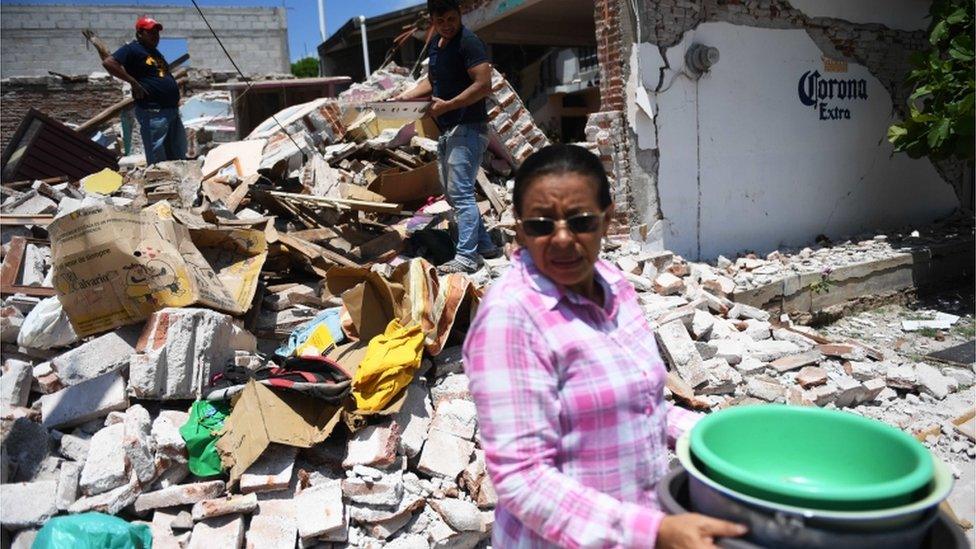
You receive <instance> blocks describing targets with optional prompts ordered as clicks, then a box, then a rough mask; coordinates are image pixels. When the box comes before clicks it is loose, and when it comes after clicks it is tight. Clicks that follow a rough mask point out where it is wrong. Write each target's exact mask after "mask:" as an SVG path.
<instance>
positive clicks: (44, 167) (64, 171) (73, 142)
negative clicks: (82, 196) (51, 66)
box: [2, 109, 119, 182]
mask: <svg viewBox="0 0 976 549" xmlns="http://www.w3.org/2000/svg"><path fill="white" fill-rule="evenodd" d="M2 158H3V172H2V180H3V181H4V182H9V181H19V180H24V179H28V180H30V179H45V178H48V177H57V176H67V177H69V178H71V179H80V178H82V177H84V176H86V175H88V174H91V173H95V172H97V171H100V170H102V169H104V168H111V169H113V170H117V169H118V167H119V164H118V160H117V159H116V157H115V154H113V153H112V152H111V151H109V150H108V149H106V148H105V147H103V146H101V145H99V144H98V143H95V142H94V141H92V140H91V139H89V138H87V137H85V136H83V135H81V134H79V133H78V132H76V131H74V130H72V129H71V128H69V127H68V126H65V125H64V124H62V123H61V122H58V121H57V120H55V119H53V118H51V117H50V116H47V115H46V114H44V113H42V112H41V111H39V110H37V109H31V110H30V111H28V112H27V114H26V115H24V119H23V120H22V121H21V123H20V126H18V127H17V131H16V132H14V136H13V139H11V140H10V143H8V144H7V147H6V148H4V150H3V157H2Z"/></svg>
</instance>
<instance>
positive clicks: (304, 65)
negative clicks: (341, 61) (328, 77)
mask: <svg viewBox="0 0 976 549" xmlns="http://www.w3.org/2000/svg"><path fill="white" fill-rule="evenodd" d="M291 73H292V74H294V75H295V76H297V77H298V78H310V77H314V76H318V75H319V60H318V58H316V57H303V58H301V59H299V60H298V61H295V62H294V63H292V64H291Z"/></svg>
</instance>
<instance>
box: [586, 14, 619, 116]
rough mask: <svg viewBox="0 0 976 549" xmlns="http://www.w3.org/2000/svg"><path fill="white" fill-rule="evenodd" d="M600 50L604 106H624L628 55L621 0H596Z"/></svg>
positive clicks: (610, 109)
mask: <svg viewBox="0 0 976 549" xmlns="http://www.w3.org/2000/svg"><path fill="white" fill-rule="evenodd" d="M593 8H594V9H593V21H594V23H595V24H596V54H597V58H598V59H599V60H600V110H601V111H619V110H623V108H624V106H625V105H624V81H625V77H624V72H625V66H624V63H626V61H627V59H626V58H625V57H624V48H623V36H622V35H621V31H620V29H621V20H620V16H621V14H620V0H595V1H594V2H593Z"/></svg>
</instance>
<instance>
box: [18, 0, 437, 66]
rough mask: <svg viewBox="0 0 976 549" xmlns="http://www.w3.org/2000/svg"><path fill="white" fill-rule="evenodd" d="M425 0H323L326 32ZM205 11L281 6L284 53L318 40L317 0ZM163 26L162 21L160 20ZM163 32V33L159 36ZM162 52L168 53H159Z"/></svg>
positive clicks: (179, 1) (266, 1)
mask: <svg viewBox="0 0 976 549" xmlns="http://www.w3.org/2000/svg"><path fill="white" fill-rule="evenodd" d="M424 1H425V0H355V1H351V0H325V27H326V34H327V35H331V34H332V33H333V32H335V30H336V29H338V28H339V27H341V26H342V25H343V24H344V23H345V22H346V21H347V20H349V18H351V17H356V16H359V15H365V16H366V17H372V16H374V15H379V14H381V13H387V12H391V11H396V10H398V9H402V8H406V7H408V6H415V5H417V4H422V3H424ZM197 2H198V3H199V4H200V7H202V8H203V10H204V13H206V11H207V10H206V8H207V6H250V7H253V6H271V7H281V6H284V7H285V9H286V10H287V12H288V52H289V54H290V55H291V59H292V60H293V61H294V60H295V59H299V58H301V57H304V56H305V55H306V53H307V54H308V55H311V56H313V57H314V56H315V55H316V53H315V48H316V47H317V46H318V45H319V42H320V41H321V40H320V39H319V16H318V2H317V1H316V0H197ZM4 4H128V5H145V6H152V5H166V6H174V5H176V6H179V5H186V6H189V7H192V6H193V4H191V3H190V2H189V1H188V0H156V1H146V0H75V1H74V2H72V1H70V0H0V6H2V5H4ZM161 23H163V25H165V24H166V22H165V21H161ZM165 35H166V33H165V32H163V36H165ZM163 55H168V53H167V52H165V51H164V52H163Z"/></svg>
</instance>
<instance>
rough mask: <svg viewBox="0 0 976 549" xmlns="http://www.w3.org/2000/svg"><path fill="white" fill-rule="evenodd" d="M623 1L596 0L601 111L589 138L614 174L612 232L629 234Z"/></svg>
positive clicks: (630, 208) (589, 125) (591, 120)
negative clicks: (614, 210) (614, 208)
mask: <svg viewBox="0 0 976 549" xmlns="http://www.w3.org/2000/svg"><path fill="white" fill-rule="evenodd" d="M621 9H623V8H621V0H595V1H594V2H593V20H594V23H595V26H596V54H597V58H598V59H599V61H600V112H597V113H593V114H591V115H590V117H589V120H588V121H587V129H586V138H587V141H590V142H591V143H595V144H596V145H597V146H598V148H599V151H600V158H601V159H602V160H603V165H604V167H606V169H607V173H608V174H609V175H610V177H611V185H612V189H611V190H612V195H613V202H614V205H615V207H616V214H615V216H614V217H615V219H614V221H615V223H614V224H613V226H612V227H611V233H613V234H620V235H625V234H627V233H628V232H629V231H630V226H631V222H632V221H633V219H634V216H635V215H636V210H635V208H633V204H632V196H631V190H630V142H629V139H630V135H629V134H628V126H627V111H626V103H625V101H626V91H625V89H626V88H625V84H624V83H625V81H626V71H627V66H626V63H627V61H628V58H627V55H628V52H626V51H625V49H624V40H623V38H624V37H623V32H622V30H621V29H622V28H623V23H624V21H623V20H622V18H621V17H622V16H623V15H625V14H622V13H621V11H620V10H621Z"/></svg>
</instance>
